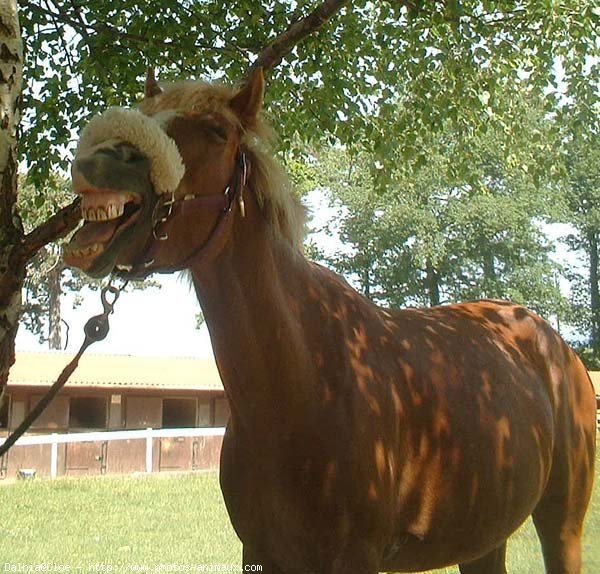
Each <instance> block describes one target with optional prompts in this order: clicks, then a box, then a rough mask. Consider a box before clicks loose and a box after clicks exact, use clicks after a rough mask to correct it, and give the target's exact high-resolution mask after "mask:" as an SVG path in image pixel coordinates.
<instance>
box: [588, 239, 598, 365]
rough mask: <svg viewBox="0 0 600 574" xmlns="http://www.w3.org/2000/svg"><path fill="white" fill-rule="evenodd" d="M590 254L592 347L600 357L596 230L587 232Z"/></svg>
mask: <svg viewBox="0 0 600 574" xmlns="http://www.w3.org/2000/svg"><path fill="white" fill-rule="evenodd" d="M587 240H588V245H589V254H590V307H591V313H592V340H591V347H592V350H593V352H594V355H596V356H600V292H599V290H598V235H597V234H596V232H595V230H589V231H588V232H587Z"/></svg>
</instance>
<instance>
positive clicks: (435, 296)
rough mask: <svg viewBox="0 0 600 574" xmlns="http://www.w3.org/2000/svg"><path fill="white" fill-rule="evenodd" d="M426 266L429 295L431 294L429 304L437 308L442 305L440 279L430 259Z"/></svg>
mask: <svg viewBox="0 0 600 574" xmlns="http://www.w3.org/2000/svg"><path fill="white" fill-rule="evenodd" d="M425 265H426V269H425V273H426V276H425V281H426V283H427V293H428V294H429V304H430V305H431V306H432V307H435V306H436V305H439V304H440V277H439V275H438V272H437V271H436V269H435V267H434V266H433V264H432V263H431V261H430V260H429V259H428V260H427V262H426V264H425Z"/></svg>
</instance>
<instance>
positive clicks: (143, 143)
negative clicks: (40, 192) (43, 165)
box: [64, 70, 263, 277]
mask: <svg viewBox="0 0 600 574" xmlns="http://www.w3.org/2000/svg"><path fill="white" fill-rule="evenodd" d="M262 96H263V76H262V72H261V71H260V70H259V71H258V72H256V73H254V74H253V75H252V77H251V78H250V79H249V80H248V81H247V82H246V83H245V85H244V86H243V87H242V88H241V89H240V90H239V91H237V92H233V91H231V90H229V89H227V88H225V87H223V86H211V85H207V84H204V83H201V82H187V83H179V84H173V85H172V86H169V87H166V88H165V89H164V90H163V89H162V88H161V87H159V85H158V84H157V82H156V80H155V78H154V75H153V74H152V72H149V73H148V77H147V78H146V88H145V98H144V100H143V101H142V102H141V103H140V104H139V106H137V108H135V109H131V110H130V109H123V108H113V109H110V110H108V111H107V112H105V113H104V114H102V115H100V116H98V117H96V118H94V119H93V120H92V121H91V122H90V124H89V125H88V126H87V127H86V128H85V129H84V130H83V132H82V134H81V138H80V141H79V146H78V150H77V155H76V158H75V161H74V162H73V165H72V181H73V189H74V191H75V192H76V193H77V194H78V195H80V196H81V197H82V216H83V219H84V220H85V221H84V224H83V226H82V227H81V228H80V229H79V230H78V231H77V232H76V233H75V235H74V236H73V238H72V239H71V241H70V243H69V244H68V245H67V246H66V247H65V249H64V260H65V262H66V263H67V264H68V265H71V266H73V267H78V268H80V269H82V270H84V271H85V272H86V273H87V274H88V275H91V276H94V277H102V276H105V275H107V274H109V273H110V272H111V271H113V269H115V267H116V268H117V269H121V270H124V272H125V273H127V271H131V270H132V271H131V273H132V274H133V275H134V276H144V275H145V274H147V273H148V272H151V271H152V270H173V269H177V268H182V267H185V266H186V263H187V262H189V260H190V258H192V257H193V255H194V253H195V252H196V251H197V250H198V247H199V246H200V247H203V246H208V243H210V241H211V239H212V236H213V235H215V231H216V228H217V227H218V225H219V224H220V223H221V219H223V218H224V217H225V214H228V213H229V212H230V211H231V210H232V209H233V208H234V207H235V206H236V205H239V206H240V208H242V207H243V200H242V199H241V196H240V195H239V194H241V193H242V188H243V185H244V183H245V178H246V175H247V169H248V166H247V163H246V158H245V156H244V154H243V151H242V148H243V138H244V134H245V132H246V131H247V130H251V129H252V128H253V127H254V124H255V122H256V121H257V116H258V112H259V111H260V107H261V105H262ZM236 194H237V195H236ZM234 199H237V200H238V201H234ZM174 219H176V220H177V224H176V225H175V224H174V223H173V220H174Z"/></svg>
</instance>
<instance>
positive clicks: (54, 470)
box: [0, 427, 225, 478]
mask: <svg viewBox="0 0 600 574" xmlns="http://www.w3.org/2000/svg"><path fill="white" fill-rule="evenodd" d="M224 434H225V428H224V427H211V428H176V429H153V428H147V429H142V430H129V431H101V432H84V433H67V434H58V433H53V434H46V435H27V436H23V437H21V438H20V439H19V440H18V441H17V442H16V443H15V444H14V445H13V447H12V448H17V447H19V446H34V445H44V444H49V445H51V446H50V478H56V477H57V475H58V445H59V444H67V443H77V442H94V441H101V442H109V441H114V440H133V439H137V440H140V439H145V440H146V472H148V473H150V472H152V466H153V465H152V461H153V448H154V439H155V438H158V439H161V438H179V437H208V436H223V435H224ZM4 439H6V437H4V438H3V439H0V444H2V443H4ZM9 452H10V451H9Z"/></svg>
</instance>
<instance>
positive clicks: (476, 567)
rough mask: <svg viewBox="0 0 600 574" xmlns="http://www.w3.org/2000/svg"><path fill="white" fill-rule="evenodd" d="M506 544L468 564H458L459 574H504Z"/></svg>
mask: <svg viewBox="0 0 600 574" xmlns="http://www.w3.org/2000/svg"><path fill="white" fill-rule="evenodd" d="M505 561H506V542H504V544H502V546H498V548H496V549H495V550H492V551H491V552H490V553H488V554H486V555H485V556H482V557H481V558H478V559H477V560H474V561H473V562H469V563H467V564H460V565H459V569H460V572H461V574H506V565H505Z"/></svg>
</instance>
